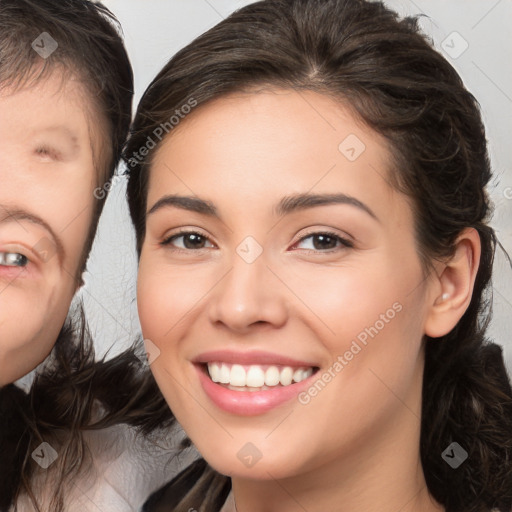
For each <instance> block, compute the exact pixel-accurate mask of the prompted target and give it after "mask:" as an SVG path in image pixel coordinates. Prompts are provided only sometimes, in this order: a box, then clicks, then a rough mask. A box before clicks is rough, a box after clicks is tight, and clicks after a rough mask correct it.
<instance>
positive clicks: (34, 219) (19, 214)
mask: <svg viewBox="0 0 512 512" xmlns="http://www.w3.org/2000/svg"><path fill="white" fill-rule="evenodd" d="M2 209H3V210H4V213H3V214H2V215H1V216H0V224H1V223H4V222H19V221H21V220H27V221H29V222H31V223H32V224H36V225H38V226H41V227H43V228H44V229H45V230H46V231H47V232H48V233H49V235H50V236H51V238H52V239H53V240H52V242H53V243H54V244H55V246H56V247H57V255H58V257H59V261H60V263H61V264H62V262H63V261H64V256H65V251H64V244H63V243H62V240H61V239H60V238H59V236H57V233H55V231H54V230H53V229H52V228H51V226H50V225H49V224H48V223H47V222H46V221H45V220H43V219H42V218H41V217H39V216H37V215H35V214H33V213H30V212H28V211H27V210H22V209H19V208H15V209H7V208H5V207H2Z"/></svg>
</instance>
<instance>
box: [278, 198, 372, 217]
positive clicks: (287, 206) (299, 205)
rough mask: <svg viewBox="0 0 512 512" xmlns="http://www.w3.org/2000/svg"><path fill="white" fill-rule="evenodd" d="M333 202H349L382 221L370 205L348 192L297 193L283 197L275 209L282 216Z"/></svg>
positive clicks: (348, 203)
mask: <svg viewBox="0 0 512 512" xmlns="http://www.w3.org/2000/svg"><path fill="white" fill-rule="evenodd" d="M332 204H347V205H350V206H355V207H356V208H359V209H360V210H362V211H363V212H366V213H367V214H368V215H369V216H370V217H372V218H373V219H375V220H376V221H378V222H380V221H379V218H378V217H377V215H375V213H374V212H373V211H372V210H371V208H370V207H369V206H367V205H366V204H364V203H363V202H362V201H360V200H359V199H356V198H355V197H353V196H349V195H347V194H295V195H291V196H287V197H284V198H283V199H281V201H279V203H278V205H277V206H276V207H275V209H274V210H275V213H276V214H277V215H279V216H281V215H286V214H288V213H292V212H295V211H297V210H305V209H306V208H314V207H316V206H328V205H332Z"/></svg>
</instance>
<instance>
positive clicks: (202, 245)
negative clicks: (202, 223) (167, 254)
mask: <svg viewBox="0 0 512 512" xmlns="http://www.w3.org/2000/svg"><path fill="white" fill-rule="evenodd" d="M162 245H172V246H174V247H176V248H178V249H206V248H208V247H214V245H213V244H212V243H211V242H210V241H209V240H208V238H206V237H205V236H204V235H201V234H200V233H195V232H192V231H191V232H183V233H178V234H176V235H172V236H171V237H169V238H167V239H166V240H164V241H163V242H162Z"/></svg>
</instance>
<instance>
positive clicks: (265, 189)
mask: <svg viewBox="0 0 512 512" xmlns="http://www.w3.org/2000/svg"><path fill="white" fill-rule="evenodd" d="M391 161H392V154H391V152H390V150H389V147H388V144H387V142H386V141H385V140H384V139H383V138H382V137H381V136H380V135H378V134H377V133H375V132H374V131H372V130H371V129H370V128H368V127H367V126H365V125H364V124H363V123H362V122H361V121H359V120H358V119H357V118H356V117H355V116H354V115H353V114H352V112H351V110H350V109H349V108H347V107H346V106H344V105H343V104H342V103H341V102H338V101H336V100H333V99H332V98H330V97H327V96H324V95H321V94H318V93H314V92H311V91H300V92H299V91H292V90H279V89H276V90H272V91H268V90H266V91H260V92H251V93H243V94H242V93H237V94H232V95H229V96H226V97H223V98H219V99H216V100H214V101H211V102H209V103H207V104H205V105H202V106H200V107H198V108H197V109H196V110H195V111H194V112H193V113H191V114H190V115H188V116H187V118H185V119H184V120H183V121H182V122H181V123H180V125H179V126H178V127H177V129H175V131H173V132H172V134H171V135H170V136H168V137H167V139H165V140H164V143H163V144H162V145H161V147H160V148H159V149H158V150H156V154H155V158H154V160H153V165H152V171H151V176H150V187H149V197H148V206H149V204H150V203H151V200H152V199H153V198H154V197H156V196H157V195H158V193H159V191H160V190H161V187H170V188H175V189H176V193H181V192H188V193H190V190H193V191H194V192H195V193H199V192H201V193H202V194H206V195H210V196H211V195H214V194H217V195H219V198H220V196H222V195H223V196H224V197H226V198H230V201H231V202H235V198H236V197H237V196H240V195H241V194H242V193H244V194H246V195H248V196H252V197H258V201H259V202H260V203H261V202H263V201H264V199H265V198H267V197H271V196H273V195H278V194H281V195H283V194H285V193H290V192H297V193H303V192H306V191H309V190H313V191H314V192H333V191H342V192H345V193H354V192H358V193H362V194H364V195H368V196H377V195H380V196H381V197H382V196H385V197H387V198H391V196H392V195H393V190H392V188H391V187H390V185H389V184H388V180H387V176H388V173H389V172H390V171H389V170H390V167H391V165H390V163H391ZM187 189H189V190H187ZM341 189H343V190H341ZM352 195H353V194H352Z"/></svg>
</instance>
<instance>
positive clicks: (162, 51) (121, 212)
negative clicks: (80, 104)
mask: <svg viewBox="0 0 512 512" xmlns="http://www.w3.org/2000/svg"><path fill="white" fill-rule="evenodd" d="M104 3H105V4H106V5H107V6H108V7H109V8H110V9H111V10H112V11H113V12H114V14H116V16H117V17H118V19H119V20H120V22H121V24H122V26H123V29H124V33H125V39H126V45H127V48H128V52H129V54H130V57H131V59H132V63H133V67H134V72H135V84H136V97H135V105H136V104H137V102H138V100H139V98H140V96H141V94H142V93H143V91H144V90H145V88H146V87H147V85H148V84H149V83H150V81H151V80H152V78H153V77H154V76H155V75H156V73H157V72H158V71H160V69H161V68H162V67H163V65H164V64H165V63H166V62H167V60H168V59H169V58H170V57H171V56H172V55H173V54H174V53H175V52H176V51H177V50H179V49H180V48H182V47H183V46H185V45H186V44H188V43H189V42H190V41H192V40H193V39H194V38H195V37H196V36H198V35H199V34H201V33H202V32H204V31H205V30H207V29H208V28H210V27H212V26H213V25H215V24H216V23H218V22H219V21H220V20H221V19H222V18H223V17H226V16H227V15H228V14H229V13H230V12H232V11H233V10H235V9H237V8H239V7H241V6H243V5H246V4H248V3H251V2H250V1H235V0H104ZM387 3H388V4H389V5H390V6H392V7H394V8H395V9H396V10H397V11H398V12H399V13H400V14H402V15H403V14H425V15H426V16H425V17H423V18H422V22H421V24H422V27H423V28H424V31H425V32H426V33H428V34H430V35H431V37H433V39H434V41H435V45H436V47H437V48H438V49H440V51H441V52H443V53H444V54H445V56H447V58H448V59H449V60H450V61H451V62H452V63H453V65H454V66H455V68H456V69H457V70H458V72H459V73H460V74H461V76H462V78H463V80H464V82H465V84H466V86H467V87H468V89H469V90H470V91H472V92H473V94H474V95H475V96H476V98H477V99H478V100H479V101H480V103H481V106H482V111H483V116H484V121H485V123H486V127H487V133H488V138H489V144H490V152H491V159H492V164H493V168H494V172H495V178H494V181H493V183H492V186H491V188H490V193H491V195H492V198H493V200H494V202H495V206H496V211H495V216H494V219H493V222H492V224H493V227H494V228H495V230H496V232H497V234H498V237H499V239H500V241H501V243H502V244H503V246H504V247H505V249H506V250H507V251H508V253H509V254H510V255H512V165H511V164H512V151H511V146H512V141H511V140H510V136H511V128H512V126H511V119H512V65H511V62H512V41H511V39H512V38H511V34H510V19H512V1H510V0H450V1H449V2H448V1H447V0H414V1H413V0H392V1H388V2H387ZM454 31H456V32H458V33H459V34H460V36H462V38H463V39H464V40H465V41H467V44H468V48H467V50H466V51H465V52H464V53H462V54H461V55H460V56H458V57H457V58H455V59H454V58H451V57H450V56H448V55H447V54H446V53H445V52H444V51H443V49H442V48H443V46H442V42H443V41H444V40H445V41H446V42H445V43H444V45H445V47H446V45H447V44H448V45H449V46H452V47H453V48H451V49H450V48H448V47H446V49H447V50H449V52H451V53H452V55H454V54H455V53H458V52H459V51H460V50H461V49H462V46H461V44H462V40H460V39H458V36H453V35H451V34H452V33H453V32H454ZM448 36H450V37H448ZM447 37H448V39H447ZM454 52H455V53H454ZM124 193H125V188H124V182H123V180H120V181H119V182H117V183H116V185H115V186H114V188H113V190H112V192H111V194H110V197H109V200H108V202H107V205H106V207H105V210H104V213H103V216H102V219H101V223H100V228H99V231H98V236H97V240H96V243H95V246H94V249H93V253H92V255H91V259H90V261H89V265H88V269H89V271H88V273H87V274H86V276H85V279H86V287H85V289H84V290H83V292H82V294H83V296H84V301H85V303H86V308H87V311H88V316H89V319H90V324H91V327H92V331H93V333H94V334H95V336H96V339H97V344H98V352H99V354H104V353H105V352H106V351H107V350H109V349H110V348H111V347H113V348H112V351H111V353H112V354H113V353H116V352H118V351H120V350H122V349H124V348H125V347H126V346H127V345H129V344H130V343H131V342H132V341H133V340H134V339H135V338H136V337H137V336H138V334H139V325H138V321H137V311H136V303H135V275H136V254H135V244H134V239H133V234H132V228H131V225H130V221H129V217H128V211H127V207H126V205H125V196H124ZM494 311H495V318H494V320H493V323H492V326H491V332H490V334H491V336H492V337H493V338H494V339H495V341H496V342H498V343H500V344H502V345H503V346H504V349H505V357H506V359H507V363H508V366H509V368H510V370H511V372H512V335H511V330H512V270H511V269H510V267H509V266H508V264H507V262H506V259H505V258H504V256H503V254H502V252H501V251H498V253H497V257H496V264H495V276H494Z"/></svg>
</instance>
